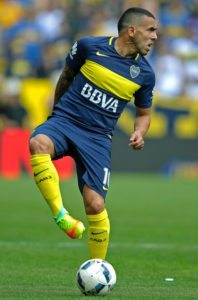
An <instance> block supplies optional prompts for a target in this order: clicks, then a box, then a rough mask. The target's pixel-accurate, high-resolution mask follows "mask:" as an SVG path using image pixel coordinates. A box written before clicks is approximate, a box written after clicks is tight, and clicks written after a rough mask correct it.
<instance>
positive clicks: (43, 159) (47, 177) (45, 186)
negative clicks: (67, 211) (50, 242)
mask: <svg viewBox="0 0 198 300" xmlns="http://www.w3.org/2000/svg"><path fill="white" fill-rule="evenodd" d="M30 163H31V165H32V170H33V175H34V181H35V182H36V184H37V186H38V188H39V190H40V192H41V194H42V195H43V197H44V198H45V200H46V201H47V203H48V205H49V207H50V209H51V211H52V214H53V216H54V217H56V216H57V215H58V214H59V212H60V210H61V209H62V207H63V201H62V197H61V193H60V187H59V176H58V173H57V171H56V168H55V166H54V164H53V163H52V160H51V157H50V155H49V154H35V155H32V156H31V159H30Z"/></svg>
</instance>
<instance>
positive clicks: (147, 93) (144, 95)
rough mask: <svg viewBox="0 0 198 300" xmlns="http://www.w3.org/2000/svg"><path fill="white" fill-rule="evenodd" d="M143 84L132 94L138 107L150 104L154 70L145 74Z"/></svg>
mask: <svg viewBox="0 0 198 300" xmlns="http://www.w3.org/2000/svg"><path fill="white" fill-rule="evenodd" d="M147 77H148V78H147V79H145V83H144V85H143V86H142V87H141V88H140V89H139V90H138V91H137V92H136V93H135V94H134V98H135V101H134V103H135V105H136V106H137V107H140V108H149V107H151V106H152V101H153V89H154V86H155V74H154V72H152V73H150V75H149V76H148V75H147Z"/></svg>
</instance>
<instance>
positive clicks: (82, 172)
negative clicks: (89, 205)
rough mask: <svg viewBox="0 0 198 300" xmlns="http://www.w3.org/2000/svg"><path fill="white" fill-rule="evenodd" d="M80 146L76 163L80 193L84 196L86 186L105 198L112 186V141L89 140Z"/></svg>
mask: <svg viewBox="0 0 198 300" xmlns="http://www.w3.org/2000/svg"><path fill="white" fill-rule="evenodd" d="M79 144H80V146H78V148H77V155H76V156H75V161H76V170H77V177H78V184H79V188H80V191H81V193H82V194H83V187H84V185H85V184H86V185H87V186H88V187H89V188H90V189H92V190H93V191H95V192H97V193H98V194H99V195H101V196H102V197H103V198H105V197H106V194H107V191H108V189H109V184H110V165H111V141H109V140H108V139H102V140H98V141H96V140H94V141H93V140H92V139H89V138H87V139H85V141H83V142H81V143H79Z"/></svg>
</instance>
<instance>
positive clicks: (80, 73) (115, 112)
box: [55, 37, 155, 134]
mask: <svg viewBox="0 0 198 300" xmlns="http://www.w3.org/2000/svg"><path fill="white" fill-rule="evenodd" d="M115 39H116V38H114V37H85V38H82V39H80V40H79V41H77V42H76V43H75V44H74V45H73V47H72V49H71V51H70V53H69V54H68V56H67V58H66V64H67V65H68V66H69V67H70V68H71V69H74V70H75V71H76V72H77V75H76V78H75V80H74V81H73V83H72V85H71V86H70V87H69V89H68V90H67V92H66V93H65V95H64V96H63V97H62V98H61V100H60V101H59V102H58V104H57V106H56V110H55V113H56V114H58V115H61V116H64V117H65V113H66V115H67V117H68V118H69V119H70V120H73V121H74V122H78V123H79V125H81V126H83V127H88V128H90V127H91V128H92V129H93V130H95V131H99V132H102V133H108V134H112V132H113V129H114V128H115V125H116V122H117V119H118V118H119V116H120V114H121V112H122V111H123V109H124V107H125V106H126V104H127V103H128V102H129V101H131V100H133V99H134V103H135V105H136V106H138V107H143V108H148V107H150V106H151V105H152V91H153V87H154V84H155V75H154V72H153V70H152V68H151V66H150V65H149V63H148V62H147V60H146V59H145V58H144V57H143V56H141V55H139V54H138V55H136V56H135V57H134V58H125V57H122V56H120V55H119V54H118V53H117V52H116V50H115V48H114V43H115Z"/></svg>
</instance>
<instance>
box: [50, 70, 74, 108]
mask: <svg viewBox="0 0 198 300" xmlns="http://www.w3.org/2000/svg"><path fill="white" fill-rule="evenodd" d="M74 76H75V72H74V71H73V70H72V69H70V68H69V67H68V66H66V65H65V67H64V69H63V71H62V73H61V75H60V77H59V79H58V82H57V85H56V88H55V94H54V105H55V104H56V103H57V102H58V101H59V99H60V98H61V97H62V96H63V94H64V93H65V91H66V90H67V89H68V87H69V86H70V84H71V83H72V81H73V79H74Z"/></svg>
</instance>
